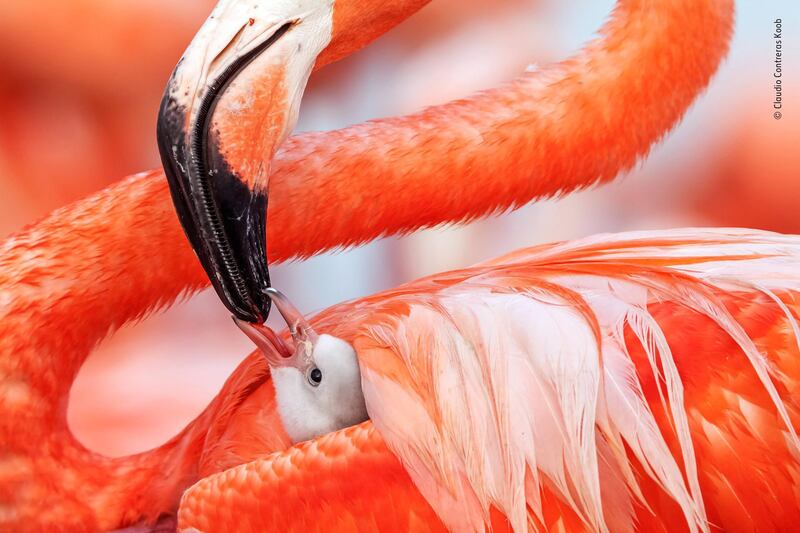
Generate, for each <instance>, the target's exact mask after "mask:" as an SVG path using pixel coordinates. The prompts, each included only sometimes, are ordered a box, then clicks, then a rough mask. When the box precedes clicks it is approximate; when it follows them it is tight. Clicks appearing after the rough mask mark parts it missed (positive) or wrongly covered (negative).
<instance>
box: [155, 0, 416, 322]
mask: <svg viewBox="0 0 800 533" xmlns="http://www.w3.org/2000/svg"><path fill="white" fill-rule="evenodd" d="M427 1H428V0H391V1H387V2H362V1H361V0H337V1H336V2H334V1H333V0H271V1H262V0H220V2H219V3H218V4H217V6H216V8H215V9H214V11H213V12H212V14H211V16H210V17H209V18H208V20H207V21H206V22H205V23H204V24H203V26H202V27H201V28H200V31H199V32H198V34H197V35H196V36H195V38H194V40H193V41H192V43H191V44H190V45H189V48H188V49H187V50H186V52H185V54H184V56H183V58H182V59H181V60H180V62H179V63H178V66H177V67H176V68H175V71H174V72H173V74H172V77H171V78H170V81H169V84H168V85H167V88H166V91H165V94H164V98H163V100H162V104H161V109H160V112H159V118H158V143H159V149H160V152H161V159H162V162H163V164H164V170H165V172H166V175H167V178H168V180H169V184H170V189H171V191H172V198H173V201H174V203H175V206H176V209H177V211H178V215H179V217H180V220H181V224H182V225H183V228H184V231H185V232H186V234H187V235H188V237H189V240H190V242H191V244H192V247H193V248H194V250H195V252H196V253H197V256H198V257H199V259H200V262H201V263H202V264H203V267H204V268H205V271H206V273H207V274H208V276H209V278H210V279H211V282H212V284H213V286H214V288H215V289H216V291H217V293H218V294H219V296H220V298H221V299H222V301H223V302H224V303H225V305H226V306H227V307H228V309H229V310H230V311H231V312H232V313H233V314H234V316H236V317H237V318H239V319H240V320H245V321H248V322H263V321H264V319H266V317H267V314H268V313H269V309H270V299H269V298H267V297H265V296H264V294H265V293H264V290H265V289H266V288H267V287H268V286H269V273H268V270H267V260H266V229H265V226H266V215H265V211H266V204H267V178H268V175H269V163H270V160H271V159H272V157H273V155H274V153H275V150H276V149H277V148H278V146H279V145H280V144H281V142H282V141H283V140H284V139H285V138H286V136H287V135H288V134H289V132H290V131H291V130H292V128H293V127H294V125H295V122H296V119H297V112H298V108H299V103H300V99H301V96H302V94H303V91H304V89H305V85H306V81H307V79H308V76H309V74H310V73H311V71H312V69H313V68H314V66H315V63H317V64H324V63H328V62H330V61H333V60H335V59H338V58H339V57H342V56H344V55H346V54H347V53H349V52H351V51H352V50H354V49H356V48H359V47H361V46H363V45H364V44H366V43H367V42H368V41H370V40H371V39H373V38H374V37H376V36H377V35H379V34H381V33H383V32H384V31H386V30H387V29H388V28H389V27H391V26H392V25H394V24H396V23H397V22H399V21H400V20H402V19H403V18H405V17H406V16H408V14H410V13H411V12H413V11H415V10H416V9H418V8H419V7H420V6H421V5H423V4H425V3H426V2H427Z"/></svg>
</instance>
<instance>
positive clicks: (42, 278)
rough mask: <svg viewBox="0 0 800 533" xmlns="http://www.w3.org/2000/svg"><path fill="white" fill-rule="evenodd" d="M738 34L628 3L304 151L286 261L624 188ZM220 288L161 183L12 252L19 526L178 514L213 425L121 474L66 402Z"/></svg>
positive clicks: (3, 401)
mask: <svg viewBox="0 0 800 533" xmlns="http://www.w3.org/2000/svg"><path fill="white" fill-rule="evenodd" d="M687 13H691V14H692V16H687V15H686V14H687ZM732 21H733V6H732V2H731V1H729V0H705V1H698V0H662V1H659V2H655V1H645V0H622V1H620V2H619V5H618V6H617V8H616V10H615V12H614V15H613V17H612V18H611V20H610V21H609V22H608V24H606V26H605V27H604V28H603V30H602V32H601V33H602V37H601V38H600V39H598V40H597V41H595V42H593V43H590V44H589V45H588V46H587V47H586V48H584V50H582V51H581V52H580V53H578V54H577V55H576V56H575V57H573V58H571V59H568V60H566V61H564V62H562V63H559V64H556V65H553V66H551V67H547V68H543V69H542V70H540V71H537V72H531V73H527V74H525V75H524V76H522V77H520V78H518V79H517V80H515V81H513V82H511V83H509V84H507V85H505V86H503V87H500V88H497V89H493V90H490V91H485V92H482V93H479V94H477V95H475V96H473V97H471V98H468V99H464V100H459V101H456V102H452V103H449V104H445V105H443V106H438V107H431V108H428V109H425V110H423V111H421V112H420V113H417V114H415V115H410V116H407V117H400V118H391V119H384V120H377V121H372V122H368V123H366V124H362V125H358V126H353V127H350V128H346V129H344V130H340V131H334V132H326V133H310V134H304V135H300V136H297V137H294V138H292V139H290V140H289V141H288V142H287V143H286V145H285V146H284V147H283V148H282V149H281V150H280V152H279V153H278V155H277V156H276V159H275V161H273V169H274V171H273V175H272V177H271V178H270V195H271V198H270V212H269V219H268V228H269V229H268V231H269V235H268V239H269V242H270V255H271V259H272V261H283V260H286V259H289V258H291V257H304V256H310V255H313V254H315V253H318V252H320V251H323V250H327V249H330V248H334V247H339V246H347V245H356V244H360V243H364V242H367V241H369V240H372V239H375V238H377V237H379V236H382V235H387V234H397V233H403V232H408V231H412V230H414V229H417V228H420V227H425V226H432V225H435V224H441V223H445V222H454V221H464V220H469V219H473V218H476V217H480V216H485V215H487V214H490V213H493V212H497V211H499V210H505V209H510V208H514V207H518V206H520V205H522V204H524V203H526V202H529V201H530V200H532V199H535V198H541V197H546V196H554V195H558V194H562V193H565V192H568V191H571V190H575V189H578V188H581V187H587V186H590V185H592V184H595V183H598V182H603V181H607V180H610V179H612V178H613V177H614V176H615V175H617V174H618V173H619V172H621V171H624V170H627V169H629V168H630V167H631V166H632V165H633V164H635V162H636V161H637V160H638V159H639V158H641V157H643V156H644V155H645V154H646V153H647V151H648V150H649V148H650V146H651V145H652V144H653V143H654V142H656V141H657V140H658V139H660V138H661V137H662V136H663V135H664V134H665V133H666V132H667V130H668V129H669V128H670V127H672V126H673V125H674V124H675V123H676V122H677V121H678V120H679V119H680V117H681V116H682V114H683V113H684V112H685V110H686V109H687V108H688V106H689V105H690V104H691V102H692V101H693V99H694V98H695V97H696V96H697V95H698V94H699V93H700V91H702V89H703V88H704V87H705V86H706V85H707V83H708V81H709V79H710V78H711V76H712V75H713V73H714V72H715V70H716V68H717V67H718V65H719V63H720V62H721V60H722V58H723V57H724V55H725V53H726V50H727V43H728V40H729V37H730V32H731V26H732ZM298 220H302V221H303V223H302V224H298V223H297V221H298ZM156 258H157V260H156ZM207 283H208V281H207V280H206V279H205V278H204V276H203V273H202V270H201V269H200V267H199V264H198V262H197V260H196V258H195V257H194V256H193V255H192V252H191V250H190V248H189V246H188V244H187V243H186V241H185V239H184V236H183V234H182V232H181V229H180V227H179V225H178V222H177V219H176V217H175V216H174V213H173V211H172V207H171V203H170V199H169V193H168V191H167V186H166V182H165V180H164V177H163V175H162V174H161V173H160V172H150V173H145V174H140V175H137V176H134V177H132V178H130V179H128V180H124V181H122V182H120V183H118V184H116V185H114V186H112V187H110V188H108V189H106V190H104V191H102V192H100V193H98V194H97V195H95V196H93V197H91V198H88V199H86V200H84V201H82V202H80V203H77V204H74V205H72V206H70V207H67V208H64V209H61V210H58V211H56V212H54V213H53V214H52V215H51V216H49V217H48V218H46V219H44V220H43V221H41V222H39V223H38V224H36V225H35V226H33V227H30V228H28V229H26V230H24V231H23V232H21V233H20V234H18V235H16V236H14V237H12V238H10V239H9V240H7V241H6V242H5V243H4V244H3V245H2V246H0V378H1V379H2V380H1V381H0V443H2V445H3V448H2V449H0V508H1V507H3V505H6V502H7V501H11V504H12V506H11V508H13V509H15V510H16V512H17V515H15V516H12V520H18V521H22V520H24V519H31V517H32V516H34V515H35V513H36V512H38V511H40V510H42V509H48V508H56V507H58V506H62V508H63V507H64V506H66V507H68V508H69V509H68V510H69V512H70V513H72V515H74V517H75V519H76V520H80V519H82V518H85V519H86V520H93V522H85V523H92V524H96V523H98V522H97V521H98V520H101V521H102V524H103V525H104V526H107V525H108V524H110V523H111V522H113V521H114V520H117V519H120V520H123V521H127V520H133V518H132V516H133V514H134V513H149V514H148V516H152V515H153V514H156V515H157V513H158V512H160V511H162V510H164V509H165V507H166V506H168V505H173V504H172V503H170V502H171V501H172V500H174V497H175V496H174V494H176V491H178V492H179V491H180V488H181V487H180V485H181V484H182V483H186V482H188V481H189V480H190V479H191V478H192V476H195V475H197V469H198V466H197V461H198V457H197V455H198V453H200V452H199V451H198V450H199V449H201V448H202V447H203V446H205V443H203V442H202V441H203V439H204V437H203V435H204V432H205V431H206V430H207V428H208V427H209V426H210V425H211V424H212V420H211V418H204V417H205V416H208V417H212V415H210V414H208V415H204V416H203V417H201V418H200V419H199V420H198V421H197V422H196V423H195V424H194V425H193V426H192V427H190V428H188V429H187V430H186V431H185V432H184V433H183V434H182V435H181V436H180V437H178V438H177V439H176V440H174V441H172V442H171V443H169V444H168V445H166V446H165V447H163V448H161V449H159V450H156V451H154V452H151V453H148V454H142V455H140V456H134V457H132V458H128V459H123V460H115V461H108V460H102V459H100V458H99V457H97V456H95V455H92V454H91V453H89V452H87V451H86V450H84V449H83V448H81V447H80V446H79V445H77V443H75V442H74V440H73V439H72V438H71V436H70V435H69V432H68V429H67V426H66V402H67V398H68V394H69V388H70V386H71V383H72V381H73V379H74V378H75V375H76V374H77V371H78V369H79V368H80V366H81V364H82V363H83V361H84V360H85V358H86V357H87V356H88V354H89V353H90V352H91V350H92V349H93V347H94V346H95V345H96V344H97V343H98V342H99V341H100V340H101V339H102V338H104V337H105V336H106V335H107V334H109V333H111V332H113V331H114V330H115V329H117V328H119V327H120V326H122V325H123V324H125V323H126V322H129V321H132V320H135V319H137V318H140V317H142V316H144V315H145V314H146V313H148V312H150V311H152V310H153V309H156V308H159V307H163V306H166V305H170V304H171V303H172V302H174V301H175V300H176V299H177V298H178V297H179V296H180V295H182V294H187V293H191V292H194V291H196V290H198V289H200V288H201V287H204V286H205V285H207ZM235 378H236V375H235V376H234V377H232V378H231V379H235ZM227 394H231V393H227ZM224 399H225V394H223V395H222V396H221V400H219V401H224ZM210 409H211V410H212V411H213V410H214V409H215V408H214V407H213V406H212V408H210ZM209 412H211V411H209ZM137 462H138V464H143V465H146V466H147V468H144V469H142V472H145V474H142V477H137V476H134V475H132V474H131V473H130V472H131V470H130V468H131V465H136V464H137ZM165 465H172V467H174V468H177V470H176V471H175V472H174V474H175V475H174V477H170V480H172V481H170V482H169V483H167V484H166V485H165V487H167V488H165V492H164V495H159V496H158V497H157V498H155V501H151V500H150V499H149V497H143V498H140V499H139V500H135V504H131V502H130V501H127V502H125V501H123V500H113V499H110V497H108V496H107V495H108V494H111V493H112V492H111V490H110V489H109V490H103V488H104V487H105V488H109V487H111V488H113V490H117V491H120V492H122V493H124V494H126V495H128V496H130V495H136V494H137V491H140V490H142V489H141V487H142V484H143V483H146V480H147V479H148V475H147V474H146V472H148V471H149V472H150V476H151V478H150V479H152V475H153V472H156V471H158V470H157V469H158V468H161V469H163V468H165ZM175 465H177V466H175ZM126 469H128V470H126ZM148 469H155V470H148ZM120 472H122V474H121V473H120ZM173 481H174V483H173ZM81 486H83V487H84V488H83V489H80V490H78V489H77V488H76V487H81ZM23 489H25V490H23ZM94 489H96V491H97V494H102V495H106V497H107V499H106V500H104V499H102V498H101V497H100V496H98V495H95V496H94V497H92V490H94ZM19 498H22V501H21V502H20V501H19ZM87 498H88V500H87ZM87 501H88V502H89V503H87ZM98 502H100V503H102V504H103V505H106V507H105V511H104V513H105V514H103V515H102V516H98V515H97V513H98V509H99V503H98ZM115 503H116V504H119V505H117V507H116V508H114V507H113V505H114V504H115ZM69 506H72V507H69ZM126 509H127V510H126ZM62 510H63V509H62ZM0 524H1V523H0ZM61 525H62V526H63V524H61Z"/></svg>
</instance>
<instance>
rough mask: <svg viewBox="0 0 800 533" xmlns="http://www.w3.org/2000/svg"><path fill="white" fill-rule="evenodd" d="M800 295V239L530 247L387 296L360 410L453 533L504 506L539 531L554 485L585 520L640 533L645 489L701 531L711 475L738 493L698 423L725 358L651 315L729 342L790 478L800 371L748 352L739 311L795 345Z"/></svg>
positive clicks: (671, 238) (689, 233) (700, 237)
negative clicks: (766, 321) (776, 324)
mask: <svg viewBox="0 0 800 533" xmlns="http://www.w3.org/2000/svg"><path fill="white" fill-rule="evenodd" d="M798 291H800V238H798V237H792V236H783V235H777V234H771V233H762V232H754V231H740V230H681V231H672V232H669V233H666V232H664V233H662V232H639V233H628V234H621V235H613V236H608V235H606V236H598V237H592V238H590V239H586V240H582V241H575V242H572V243H564V244H556V245H554V246H549V247H539V248H533V249H529V250H523V251H521V252H516V253H514V254H511V255H509V256H506V257H503V258H500V259H498V260H495V261H493V262H491V263H486V264H483V265H479V266H477V267H475V268H474V269H471V270H462V271H458V272H455V273H451V274H445V275H439V276H436V277H432V278H427V279H425V280H422V281H420V282H417V283H416V284H413V285H412V286H410V287H405V288H404V289H403V290H399V291H397V292H396V293H394V294H393V295H390V296H389V297H388V298H386V299H385V300H383V301H381V302H379V303H378V304H377V306H376V309H374V310H373V312H372V313H371V315H370V317H369V319H367V320H366V321H365V323H364V324H362V326H361V328H360V331H361V335H360V337H358V338H357V339H356V349H357V351H358V353H359V358H360V361H361V368H362V380H363V388H364V394H365V398H366V403H367V408H368V411H369V413H370V417H371V419H372V421H373V423H374V425H375V427H376V429H377V430H378V431H379V433H380V434H381V435H382V437H383V438H384V439H385V441H386V443H387V445H388V447H389V449H390V450H392V452H393V453H394V454H395V455H396V456H397V457H398V458H399V459H400V460H401V462H402V463H403V465H404V466H405V468H406V469H407V471H408V472H409V474H410V476H411V479H412V480H413V481H414V483H415V484H416V486H417V488H418V489H419V490H420V492H421V493H422V495H423V496H424V497H425V499H426V500H427V501H428V502H430V504H431V505H432V507H433V508H434V510H435V511H436V512H437V514H438V515H439V516H440V518H441V519H442V520H443V522H444V523H445V524H446V525H447V526H448V527H449V528H450V529H452V530H457V531H470V530H476V531H477V530H481V531H482V530H483V529H484V527H485V524H488V523H491V519H490V516H491V513H492V512H493V511H494V510H499V511H500V512H502V514H504V515H505V516H506V517H507V518H508V520H509V522H510V525H511V526H512V527H513V528H514V529H515V530H516V531H525V530H527V529H528V527H529V526H534V527H536V524H540V525H541V524H544V523H546V520H545V518H544V517H543V513H544V510H543V504H542V492H541V489H542V488H546V489H547V490H549V491H551V492H552V493H553V494H555V495H556V496H557V497H558V499H560V500H561V501H562V502H564V503H565V504H566V505H567V506H568V507H569V508H571V510H572V511H573V512H574V513H575V514H576V515H577V517H578V519H579V520H580V521H581V522H582V523H583V524H584V525H585V526H587V527H588V528H591V529H592V530H601V531H609V530H613V531H626V530H627V531H630V530H633V529H634V528H635V527H636V523H637V519H636V517H635V516H634V515H635V512H634V509H635V507H637V506H638V507H642V506H644V507H647V506H648V503H647V502H646V501H645V500H646V497H645V495H644V491H645V490H646V489H645V485H647V484H650V485H655V486H657V487H658V488H659V489H660V490H661V491H663V493H666V495H667V496H668V497H669V498H670V499H671V500H672V501H673V502H674V504H675V508H676V511H678V512H677V513H676V514H677V515H678V516H679V517H682V518H681V520H682V521H684V524H688V526H689V529H690V530H692V531H698V530H702V531H708V529H709V526H708V524H709V521H710V518H709V516H708V515H707V512H708V511H707V509H708V507H707V505H706V503H707V502H704V496H705V493H706V492H708V490H709V487H710V486H712V485H713V480H714V479H715V480H716V481H718V482H719V483H722V484H725V483H727V484H728V485H730V483H728V481H727V480H726V479H725V477H724V476H722V475H721V474H719V472H722V471H724V470H725V469H724V468H718V465H713V466H714V468H712V467H711V466H712V465H709V464H707V462H708V461H712V460H715V459H714V457H711V456H710V455H709V454H705V451H704V450H706V448H705V447H704V446H705V444H706V443H707V441H708V440H709V439H712V437H714V436H715V435H716V436H717V437H718V435H717V434H719V433H724V432H725V428H718V427H716V426H715V425H714V424H713V423H711V422H709V421H708V420H706V419H704V418H703V416H701V415H700V414H698V413H705V412H706V411H708V410H709V409H710V408H709V407H708V406H704V405H702V403H703V402H710V401H711V400H707V399H706V398H711V397H713V395H712V394H710V393H709V392H708V390H706V392H705V393H704V394H705V396H704V395H703V394H694V393H693V392H692V391H694V390H695V389H698V390H699V387H700V386H699V385H696V384H697V383H700V382H702V376H703V375H705V374H706V373H707V372H711V371H712V370H710V369H712V368H716V367H715V362H714V360H713V359H714V357H715V354H714V353H711V352H707V351H704V349H703V347H702V341H700V340H697V341H696V342H694V343H693V342H691V336H690V338H689V340H690V341H689V342H687V341H685V340H684V337H680V336H676V335H672V334H671V333H670V335H667V333H665V331H667V330H669V331H670V332H672V331H675V330H676V327H675V324H674V322H675V320H678V319H676V318H675V313H674V312H673V313H659V312H658V311H657V309H658V308H659V306H663V305H670V306H672V307H671V308H672V309H681V310H682V312H683V313H686V315H684V316H690V315H691V316H694V317H695V320H693V321H692V322H693V323H697V322H698V320H699V319H698V317H700V319H702V320H701V322H700V323H701V325H703V327H705V328H706V329H707V330H708V331H709V332H710V333H709V334H708V336H709V337H714V338H716V337H719V336H720V335H722V336H724V337H725V338H727V339H728V340H729V341H730V342H732V343H733V345H734V346H735V348H736V349H735V350H733V351H735V352H738V353H735V354H734V357H735V358H737V359H736V364H737V365H738V366H737V368H741V369H742V370H741V372H743V373H744V374H745V375H747V376H751V377H752V380H751V381H752V384H753V387H751V388H757V389H758V390H757V391H754V392H753V393H752V394H753V395H756V396H758V397H759V398H761V397H763V398H764V403H765V404H766V405H764V406H762V407H759V408H755V409H753V410H750V409H749V408H748V407H747V404H748V403H749V401H746V400H745V399H744V398H745V396H746V394H745V393H744V392H741V391H739V392H741V394H740V395H738V396H737V395H733V396H732V399H731V401H733V402H734V403H735V402H737V401H738V402H739V403H738V404H737V405H740V406H742V408H741V411H742V412H743V413H745V415H744V416H745V418H747V412H748V411H750V412H753V413H756V412H757V413H759V415H757V416H755V418H759V417H760V422H759V421H756V420H755V418H750V419H749V420H744V422H745V426H747V424H746V422H750V423H751V424H750V425H751V426H752V427H749V428H746V429H747V430H748V431H750V432H752V433H753V434H756V436H758V431H759V429H758V426H759V425H763V424H764V421H765V420H769V421H772V423H773V425H774V426H775V427H776V428H777V429H776V431H779V432H780V433H781V434H782V435H783V437H784V441H783V442H781V443H780V445H781V446H782V448H783V449H782V450H780V449H776V450H774V452H775V453H776V454H779V455H780V454H781V453H784V454H786V456H788V457H793V459H791V460H790V461H789V464H788V466H787V465H784V467H785V468H786V469H787V470H786V471H787V472H790V475H795V476H796V475H797V474H800V469H799V468H798V464H797V462H796V455H794V453H795V452H796V451H797V449H798V447H797V445H798V439H797V435H796V434H795V431H794V429H793V422H792V419H793V418H795V415H796V413H797V406H796V404H795V402H794V400H793V399H792V398H790V397H789V395H788V394H787V392H786V391H787V390H789V391H791V390H793V389H794V388H795V387H796V381H795V379H796V378H797V377H798V376H797V375H796V373H795V374H794V375H792V373H791V372H786V371H784V370H785V369H784V368H778V366H779V364H780V361H778V360H777V358H776V357H775V350H772V351H770V350H769V347H768V346H767V347H766V348H765V346H763V344H762V345H758V346H757V345H756V343H755V342H754V340H753V338H752V335H751V334H750V332H749V331H748V330H749V329H752V327H755V326H752V327H751V324H750V322H752V323H754V324H755V323H758V320H760V318H755V319H753V320H752V321H750V322H748V323H743V321H742V320H741V319H740V320H737V316H741V313H740V312H738V311H739V310H738V309H736V308H735V306H736V305H745V304H743V303H742V302H747V301H753V300H754V299H757V300H759V301H760V302H761V304H760V307H761V311H759V313H760V315H761V318H763V316H766V315H769V314H770V313H777V314H779V315H781V316H780V322H781V324H782V328H781V331H780V334H779V337H780V339H781V340H782V342H785V343H787V344H788V345H789V346H790V347H791V350H793V351H794V350H796V346H797V331H798V328H797V321H796V311H795V308H794V306H793V299H794V296H795V294H796V293H797V292H798ZM736 302H739V303H738V304H737V303H736ZM766 309H770V310H771V311H766ZM757 314H758V313H757ZM686 322H687V323H688V322H689V321H688V320H686ZM714 332H716V333H714ZM698 333H700V334H702V333H703V332H702V331H699V332H698ZM694 338H695V339H700V337H697V336H695V337H694ZM693 344H694V346H693ZM793 353H795V354H796V351H794V352H793ZM765 354H766V357H765ZM726 364H727V363H726ZM793 364H796V362H795V363H793ZM704 365H705V366H706V367H707V369H704V368H703V367H704ZM776 365H778V366H776ZM690 389H691V390H690ZM734 392H736V391H734ZM653 398H655V400H653ZM751 401H752V400H751ZM736 411H737V412H738V411H739V409H738V408H737V409H736ZM704 416H706V417H707V418H711V416H710V415H707V414H706V415H704ZM664 419H666V420H667V421H668V422H667V423H666V424H665V423H663V421H664ZM795 421H796V418H795ZM719 425H722V424H721V422H720V423H719ZM697 428H705V432H704V433H703V434H700V432H699V431H698V429H697ZM728 437H729V438H728V441H731V440H735V435H733V438H730V437H731V436H730V435H729V436H728ZM723 440H725V439H724V438H723ZM761 440H764V439H761ZM700 441H702V442H700ZM735 445H736V443H735V442H734V446H735ZM709 453H710V452H709ZM745 453H746V451H744V450H743V451H742V454H745ZM704 454H705V455H704ZM776 457H777V455H776ZM791 473H793V474H791ZM713 475H717V478H714V477H713ZM720 478H721V479H720ZM795 479H796V478H795ZM717 503H718V502H716V503H715V505H716V504H717ZM712 507H713V506H712ZM712 522H713V521H712Z"/></svg>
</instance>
